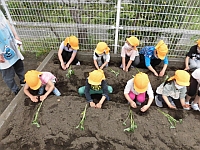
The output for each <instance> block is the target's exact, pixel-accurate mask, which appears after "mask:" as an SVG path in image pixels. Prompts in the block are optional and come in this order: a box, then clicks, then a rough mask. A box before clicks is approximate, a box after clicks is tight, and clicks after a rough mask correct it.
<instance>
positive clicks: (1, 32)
mask: <svg viewBox="0 0 200 150" xmlns="http://www.w3.org/2000/svg"><path fill="white" fill-rule="evenodd" d="M6 47H9V48H11V49H12V50H14V52H13V53H11V54H12V56H13V57H10V58H11V59H8V58H7V57H5V56H4V59H5V62H4V63H0V70H1V69H7V68H10V67H11V66H12V65H13V64H15V62H16V61H17V60H19V59H21V60H23V59H24V57H23V56H22V54H21V53H20V51H19V50H18V49H17V44H16V42H15V38H14V35H13V33H12V31H11V29H10V26H9V24H8V22H7V19H6V18H5V17H4V15H3V13H2V12H1V10H0V54H1V55H4V54H5V55H7V56H9V55H10V53H9V51H7V53H6ZM7 49H8V48H7Z"/></svg>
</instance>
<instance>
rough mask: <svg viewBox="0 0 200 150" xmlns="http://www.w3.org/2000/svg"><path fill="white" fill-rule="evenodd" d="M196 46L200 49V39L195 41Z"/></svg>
mask: <svg viewBox="0 0 200 150" xmlns="http://www.w3.org/2000/svg"><path fill="white" fill-rule="evenodd" d="M197 45H198V47H200V39H199V40H198V41H197Z"/></svg>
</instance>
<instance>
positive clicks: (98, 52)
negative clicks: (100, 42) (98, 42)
mask: <svg viewBox="0 0 200 150" xmlns="http://www.w3.org/2000/svg"><path fill="white" fill-rule="evenodd" d="M94 51H95V53H97V54H102V53H101V52H100V51H98V50H97V49H95V50H94Z"/></svg>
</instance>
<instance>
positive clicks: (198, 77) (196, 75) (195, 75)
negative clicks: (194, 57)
mask: <svg viewBox="0 0 200 150" xmlns="http://www.w3.org/2000/svg"><path fill="white" fill-rule="evenodd" d="M192 76H193V78H195V79H196V80H197V82H198V83H199V84H200V68H199V69H196V70H194V72H193V73H192Z"/></svg>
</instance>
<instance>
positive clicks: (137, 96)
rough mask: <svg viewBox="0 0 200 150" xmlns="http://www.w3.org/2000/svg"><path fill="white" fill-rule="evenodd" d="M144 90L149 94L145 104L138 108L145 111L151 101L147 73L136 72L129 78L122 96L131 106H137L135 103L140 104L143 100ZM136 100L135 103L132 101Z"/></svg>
mask: <svg viewBox="0 0 200 150" xmlns="http://www.w3.org/2000/svg"><path fill="white" fill-rule="evenodd" d="M146 92H147V94H148V96H149V99H148V103H147V105H144V106H143V107H142V108H141V109H140V110H141V111H142V112H145V111H146V110H147V109H148V108H149V107H150V105H151V103H152V102H153V98H154V95H153V90H152V87H151V84H150V81H149V78H148V76H147V74H145V73H142V72H140V73H138V74H136V76H135V77H134V78H133V79H130V80H129V81H128V82H127V84H126V87H125V89H124V96H125V98H126V99H127V101H128V102H129V103H130V105H131V107H133V108H137V106H136V103H137V104H138V105H141V103H143V102H144V101H145V95H146ZM134 100H135V101H136V103H135V102H134Z"/></svg>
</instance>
